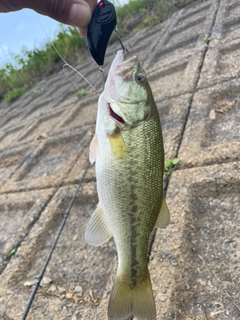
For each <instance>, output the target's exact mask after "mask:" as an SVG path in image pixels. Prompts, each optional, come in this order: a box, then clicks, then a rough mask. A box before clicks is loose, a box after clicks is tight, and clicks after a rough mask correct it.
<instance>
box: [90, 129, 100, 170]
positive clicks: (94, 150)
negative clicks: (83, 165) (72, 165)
mask: <svg viewBox="0 0 240 320" xmlns="http://www.w3.org/2000/svg"><path fill="white" fill-rule="evenodd" d="M97 146H98V140H97V136H96V134H95V135H94V136H93V139H92V141H91V144H90V152H89V161H90V163H91V164H93V163H94V162H95V161H96V156H97Z"/></svg>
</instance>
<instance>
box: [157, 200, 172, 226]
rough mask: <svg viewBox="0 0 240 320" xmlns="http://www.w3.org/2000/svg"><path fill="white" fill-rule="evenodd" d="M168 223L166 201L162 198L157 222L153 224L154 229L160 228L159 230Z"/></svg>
mask: <svg viewBox="0 0 240 320" xmlns="http://www.w3.org/2000/svg"><path fill="white" fill-rule="evenodd" d="M169 221H170V213H169V210H168V207H167V203H166V200H165V198H164V196H163V199H162V205H161V209H160V213H159V215H158V219H157V222H156V224H155V228H161V229H162V228H165V227H166V226H167V225H168V224H169Z"/></svg>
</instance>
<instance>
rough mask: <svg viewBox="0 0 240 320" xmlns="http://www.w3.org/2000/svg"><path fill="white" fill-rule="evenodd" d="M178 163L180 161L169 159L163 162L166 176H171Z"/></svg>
mask: <svg viewBox="0 0 240 320" xmlns="http://www.w3.org/2000/svg"><path fill="white" fill-rule="evenodd" d="M179 161H180V159H179V158H174V159H170V160H167V161H165V164H164V171H165V173H166V174H167V175H168V176H170V175H171V174H172V172H173V170H174V169H175V167H176V165H177V164H178V163H179Z"/></svg>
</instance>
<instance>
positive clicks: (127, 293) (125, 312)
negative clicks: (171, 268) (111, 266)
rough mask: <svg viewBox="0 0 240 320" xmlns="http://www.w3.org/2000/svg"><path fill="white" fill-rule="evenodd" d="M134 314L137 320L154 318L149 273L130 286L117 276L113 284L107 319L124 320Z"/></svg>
mask: <svg viewBox="0 0 240 320" xmlns="http://www.w3.org/2000/svg"><path fill="white" fill-rule="evenodd" d="M131 316H134V317H136V318H137V319H138V320H156V307H155V301H154V298H153V293H152V285H151V280H150V276H149V273H147V277H146V279H145V280H144V281H142V282H141V283H140V284H139V283H138V284H136V286H135V287H133V288H132V287H130V286H129V285H128V284H127V283H123V282H121V281H120V280H119V278H118V277H117V278H116V280H115V284H114V286H113V289H112V292H111V295H110V300H109V305H108V319H109V320H126V319H128V318H129V317H131Z"/></svg>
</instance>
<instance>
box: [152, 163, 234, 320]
mask: <svg viewBox="0 0 240 320" xmlns="http://www.w3.org/2000/svg"><path fill="white" fill-rule="evenodd" d="M239 188H240V166H239V162H236V163H228V164H221V165H214V166H208V167H203V168H192V169H187V170H179V171H176V172H174V173H173V175H172V177H171V181H170V185H169V188H168V194H167V203H168V206H169V210H170V212H171V223H170V225H169V226H168V227H167V228H166V229H165V230H158V231H157V235H156V238H155V241H154V245H153V249H152V253H151V257H150V273H151V275H152V282H153V289H154V292H155V297H156V305H157V310H158V317H157V319H163V318H164V319H174V318H175V319H178V320H186V319H210V318H211V317H213V316H214V319H217V320H224V319H225V318H226V315H228V316H229V318H230V319H232V320H237V319H238V318H239V310H238V309H237V308H236V307H235V306H234V304H233V302H232V301H231V299H230V298H229V296H228V293H229V294H230V296H231V297H232V299H233V301H234V300H235V301H236V303H237V301H238V300H236V299H237V294H238V291H239V290H238V289H239V287H238V283H239V276H240V273H239V267H240V259H239V258H240V255H239V250H238V249H239V246H240V239H239V232H240V229H239V203H240V194H239ZM204 317H205V318H204Z"/></svg>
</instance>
